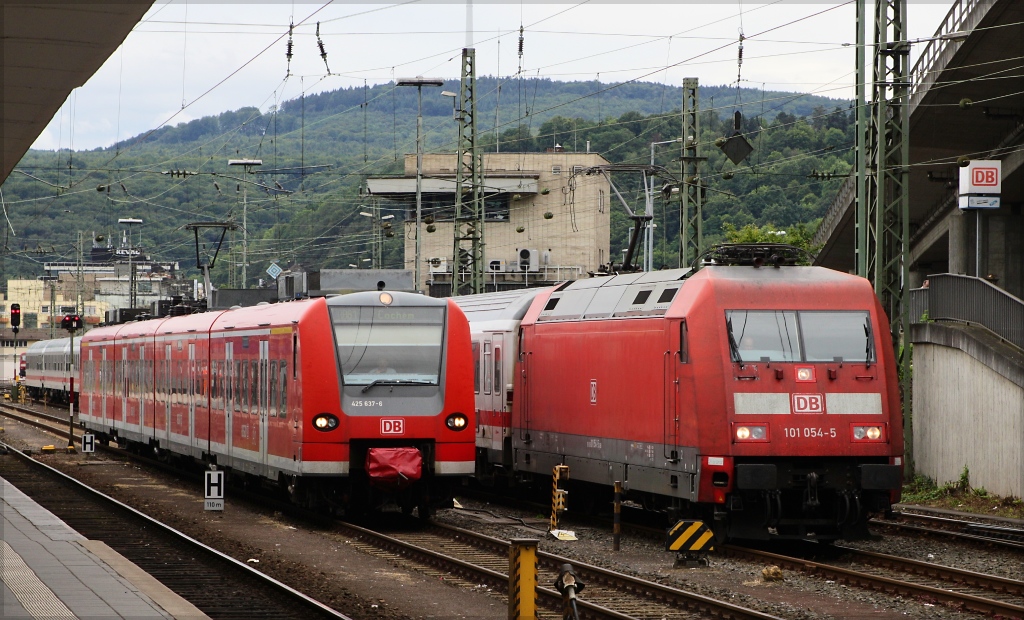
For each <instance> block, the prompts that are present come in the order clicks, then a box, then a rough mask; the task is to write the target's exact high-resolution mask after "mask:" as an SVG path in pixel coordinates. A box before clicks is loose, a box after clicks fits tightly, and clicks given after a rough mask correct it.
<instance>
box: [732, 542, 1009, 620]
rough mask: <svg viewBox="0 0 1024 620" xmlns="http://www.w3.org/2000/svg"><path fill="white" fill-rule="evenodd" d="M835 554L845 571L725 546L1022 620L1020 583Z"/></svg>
mask: <svg viewBox="0 0 1024 620" xmlns="http://www.w3.org/2000/svg"><path fill="white" fill-rule="evenodd" d="M835 549H836V550H842V552H843V554H844V555H845V556H846V557H845V559H844V560H843V564H844V565H843V566H840V565H839V562H838V561H836V562H813V561H810V560H807V559H804V558H802V557H792V556H785V555H780V554H777V553H770V552H767V551H762V550H758V549H751V548H748V547H740V546H736V545H726V546H725V547H724V549H723V551H724V552H725V553H727V554H729V555H730V556H733V557H739V558H745V559H750V560H754V561H760V562H767V563H770V564H776V565H778V566H779V567H781V568H787V569H789V570H794V571H801V572H806V573H810V574H814V575H818V576H821V577H824V578H826V579H831V580H835V581H837V582H840V583H844V584H847V585H850V586H856V587H862V588H868V589H871V590H876V591H879V592H889V593H892V594H899V595H902V596H909V597H915V598H918V599H923V600H926V601H930V602H935V603H941V604H944V605H949V606H952V607H956V608H960V609H963V610H967V611H972V612H977V613H982V614H988V615H991V616H996V617H1000V618H1024V581H1018V580H1015V579H1007V578H1004V577H997V576H994V575H984V574H981V573H974V572H971V571H965V570H960V569H956V568H952V567H948V566H942V565H940V564H934V563H931V562H920V561H917V560H910V559H907V558H902V557H898V556H892V555H886V554H882V553H873V552H869V551H861V550H858V549H852V548H849V547H842V546H836V547H835ZM851 566H856V569H855V568H852V567H851Z"/></svg>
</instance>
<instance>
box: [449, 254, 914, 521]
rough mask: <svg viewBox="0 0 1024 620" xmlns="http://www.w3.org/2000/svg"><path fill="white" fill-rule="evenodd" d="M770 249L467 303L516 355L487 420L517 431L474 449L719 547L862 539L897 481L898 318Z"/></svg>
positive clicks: (493, 461) (862, 287) (841, 281)
mask: <svg viewBox="0 0 1024 620" xmlns="http://www.w3.org/2000/svg"><path fill="white" fill-rule="evenodd" d="M762 249H764V250H765V251H766V252H768V253H769V254H770V253H771V252H773V251H777V249H775V248H772V247H768V248H762ZM759 255H760V254H759V252H757V251H755V250H752V249H750V248H746V249H744V248H732V249H730V250H721V251H719V252H718V254H716V255H715V259H714V260H711V261H710V263H709V264H706V266H703V267H702V268H701V269H699V270H696V271H692V270H688V269H685V270H682V269H681V270H666V271H657V272H649V273H633V274H625V275H618V276H611V277H604V278H592V279H587V280H579V281H575V282H571V283H565V284H562V285H560V286H557V287H555V288H553V289H544V290H542V291H539V292H536V293H534V294H532V295H531V296H530V297H522V296H518V297H512V298H509V293H494V294H485V295H477V296H471V297H466V298H459V299H458V300H457V301H458V302H459V303H460V304H462V305H463V307H464V309H465V310H466V313H467V316H468V317H469V319H470V324H471V330H472V332H473V338H474V340H475V341H480V342H481V344H483V342H486V341H489V340H492V339H493V338H494V337H495V336H496V335H499V334H500V335H501V338H502V341H503V342H504V343H505V346H506V348H507V347H508V346H510V345H511V346H515V347H517V351H516V353H515V365H516V369H515V372H514V374H513V375H512V376H514V387H513V389H512V395H511V399H510V406H508V405H504V404H502V406H503V407H504V408H507V416H502V415H496V414H489V417H488V419H490V420H492V426H493V425H499V424H501V423H502V422H503V421H504V420H507V426H505V427H504V428H497V429H491V431H490V436H489V437H488V436H486V435H485V433H483V432H478V439H477V444H478V458H479V459H480V460H481V461H484V462H486V463H487V464H488V465H489V467H490V471H491V472H494V471H511V472H514V473H515V474H516V475H517V476H518V477H523V476H530V475H534V476H538V477H540V476H543V477H545V478H547V477H549V476H550V475H551V471H552V467H553V466H554V465H558V464H564V465H568V466H569V471H570V477H571V480H572V481H574V482H576V483H577V486H576V489H575V490H574V491H573V492H572V496H574V497H578V496H580V495H587V494H588V493H589V494H593V493H596V494H597V496H598V497H602V498H608V497H610V496H611V492H610V490H608V489H607V488H606V487H609V486H611V485H612V484H613V483H614V482H615V481H621V482H622V483H623V486H624V488H625V489H626V491H627V494H628V496H629V497H631V498H633V499H634V500H636V501H639V502H642V503H643V504H644V505H645V506H647V507H650V508H658V509H668V510H670V511H673V512H675V513H677V514H678V515H679V516H689V517H695V518H699V519H701V520H703V521H704V522H705V523H706V524H707V525H708V526H709V527H711V528H712V529H713V530H714V532H715V535H716V537H717V538H718V539H719V540H722V539H726V538H743V539H776V538H816V539H822V540H831V539H835V538H840V537H842V538H846V539H853V538H858V537H863V536H865V535H866V534H867V527H866V521H867V513H868V512H870V511H884V510H887V509H888V508H889V507H890V505H891V503H892V502H894V501H898V499H899V493H900V488H901V483H902V466H901V461H902V453H903V434H902V419H901V409H900V397H899V392H898V384H897V376H896V366H895V361H894V356H893V349H892V344H891V341H890V339H889V336H888V330H887V326H888V321H887V319H886V317H885V314H884V313H883V311H882V308H881V306H880V304H879V303H878V301H877V298H876V297H875V295H874V292H873V291H872V288H871V286H870V284H869V283H868V282H867V281H866V280H864V279H862V278H859V277H856V276H851V275H847V274H843V273H839V272H836V271H831V270H828V269H824V268H820V267H803V266H793V265H785V264H783V263H785V262H786V261H785V260H781V259H780V260H779V261H778V263H777V265H778V266H770V267H769V266H763V264H762V263H761V259H760V258H758V259H756V260H747V259H749V258H750V257H751V256H759ZM524 294H525V293H524ZM503 295H504V296H505V298H506V300H507V304H506V305H507V308H508V311H506V313H505V314H508V315H509V316H507V317H505V318H506V319H508V320H509V324H508V325H506V326H505V327H504V328H501V327H500V326H499V325H498V324H496V323H495V321H494V319H495V318H496V317H499V316H501V309H500V308H496V307H495V306H494V304H490V303H488V299H493V298H497V297H500V296H503ZM524 299H525V300H527V301H529V305H528V309H525V312H519V313H517V312H513V308H514V307H518V306H521V305H522V302H523V300H524ZM516 314H518V317H519V318H518V319H516V318H515V315H516ZM483 372H484V373H487V372H490V371H489V370H488V369H487V366H486V364H485V365H484V366H483ZM492 400H493V399H492ZM484 402H487V401H486V399H484V398H482V397H481V396H478V404H479V403H484ZM480 408H481V410H484V409H488V408H490V409H493V405H489V406H488V407H487V408H485V407H484V406H483V405H482V404H481V405H480ZM496 435H500V436H503V437H504V438H506V439H505V440H504V441H500V440H496V439H497V437H496ZM580 483H582V484H580Z"/></svg>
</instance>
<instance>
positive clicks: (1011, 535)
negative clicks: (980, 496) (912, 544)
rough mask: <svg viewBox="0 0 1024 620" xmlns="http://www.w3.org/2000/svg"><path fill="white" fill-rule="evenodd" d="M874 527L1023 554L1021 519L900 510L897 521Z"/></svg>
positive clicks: (882, 521)
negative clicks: (983, 545) (988, 546)
mask: <svg viewBox="0 0 1024 620" xmlns="http://www.w3.org/2000/svg"><path fill="white" fill-rule="evenodd" d="M871 524H872V525H876V526H880V527H884V528H887V529H894V530H902V531H905V532H914V533H920V534H931V535H937V536H945V537H947V538H957V539H960V540H970V541H974V542H979V543H984V544H989V545H994V546H1000V547H1007V548H1010V549H1020V550H1024V523H1021V521H1020V520H1018V519H998V520H997V519H992V518H988V519H985V520H984V521H982V520H981V519H979V517H976V516H974V515H968V514H964V513H953V512H949V511H933V512H930V513H929V514H923V513H918V512H909V511H908V510H901V511H900V512H897V513H895V515H894V519H873V520H872V521H871Z"/></svg>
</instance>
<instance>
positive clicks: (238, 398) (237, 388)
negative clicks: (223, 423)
mask: <svg viewBox="0 0 1024 620" xmlns="http://www.w3.org/2000/svg"><path fill="white" fill-rule="evenodd" d="M232 381H233V383H234V389H233V390H232V398H231V401H232V402H233V403H234V406H235V412H240V411H242V389H241V388H242V361H241V360H235V375H234V377H232Z"/></svg>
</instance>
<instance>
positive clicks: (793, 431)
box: [782, 426, 837, 439]
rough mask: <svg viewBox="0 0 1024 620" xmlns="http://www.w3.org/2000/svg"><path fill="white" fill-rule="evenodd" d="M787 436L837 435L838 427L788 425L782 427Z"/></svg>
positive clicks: (833, 436)
mask: <svg viewBox="0 0 1024 620" xmlns="http://www.w3.org/2000/svg"><path fill="white" fill-rule="evenodd" d="M782 431H783V433H784V434H785V435H786V437H790V438H794V439H796V438H799V437H832V438H835V437H836V434H837V433H836V429H834V428H815V427H813V426H805V427H803V428H799V427H796V426H787V427H785V428H783V429H782Z"/></svg>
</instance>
